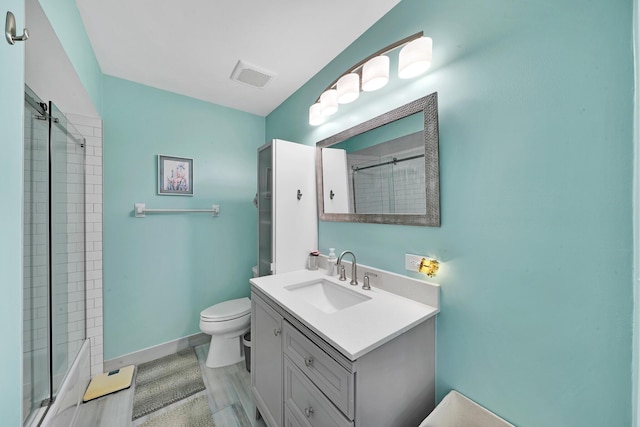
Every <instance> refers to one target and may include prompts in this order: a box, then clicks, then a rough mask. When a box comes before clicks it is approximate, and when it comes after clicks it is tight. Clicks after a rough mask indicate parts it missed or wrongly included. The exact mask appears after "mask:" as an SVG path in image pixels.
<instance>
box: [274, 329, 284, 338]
mask: <svg viewBox="0 0 640 427" xmlns="http://www.w3.org/2000/svg"><path fill="white" fill-rule="evenodd" d="M280 332H282V331H281V330H280V329H274V330H273V335H275V336H278V335H280Z"/></svg>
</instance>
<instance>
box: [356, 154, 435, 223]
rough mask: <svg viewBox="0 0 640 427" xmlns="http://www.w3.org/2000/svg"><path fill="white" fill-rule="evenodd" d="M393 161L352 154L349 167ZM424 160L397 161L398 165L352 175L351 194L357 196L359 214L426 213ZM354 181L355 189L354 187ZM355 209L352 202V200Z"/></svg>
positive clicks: (409, 155)
mask: <svg viewBox="0 0 640 427" xmlns="http://www.w3.org/2000/svg"><path fill="white" fill-rule="evenodd" d="M417 154H422V151H421V150H408V151H404V152H399V153H396V154H395V156H394V157H397V158H405V157H411V156H414V155H417ZM389 160H391V158H390V157H375V156H371V155H358V154H349V155H348V156H347V162H348V168H349V170H350V171H351V170H352V166H356V165H360V166H372V165H375V164H377V163H383V162H387V161H389ZM424 169H425V165H424V158H423V157H420V158H417V159H412V160H407V161H403V162H398V163H397V164H395V165H384V166H376V167H372V168H369V169H365V170H361V171H358V172H356V173H355V176H353V175H352V178H354V179H350V180H349V181H350V182H349V186H350V189H351V194H355V195H356V207H355V212H357V213H394V212H398V213H406V214H417V213H424V207H425V203H426V193H425V191H424V180H425V172H424ZM354 181H355V188H354ZM350 205H351V207H353V201H350Z"/></svg>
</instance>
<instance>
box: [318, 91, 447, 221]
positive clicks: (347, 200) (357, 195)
mask: <svg viewBox="0 0 640 427" xmlns="http://www.w3.org/2000/svg"><path fill="white" fill-rule="evenodd" d="M316 178H317V183H318V211H319V212H318V214H319V217H320V220H322V221H342V222H368V223H377V224H403V225H423V226H430V227H439V226H440V168H439V160H438V94H437V93H436V92H434V93H432V94H430V95H427V96H425V97H423V98H420V99H417V100H415V101H413V102H410V103H408V104H406V105H403V106H402V107H399V108H396V109H394V110H391V111H389V112H388V113H385V114H383V115H381V116H378V117H375V118H373V119H371V120H368V121H366V122H364V123H361V124H359V125H357V126H354V127H352V128H350V129H347V130H345V131H342V132H340V133H338V134H336V135H333V136H331V137H329V138H327V139H324V140H322V141H320V142H318V143H317V144H316Z"/></svg>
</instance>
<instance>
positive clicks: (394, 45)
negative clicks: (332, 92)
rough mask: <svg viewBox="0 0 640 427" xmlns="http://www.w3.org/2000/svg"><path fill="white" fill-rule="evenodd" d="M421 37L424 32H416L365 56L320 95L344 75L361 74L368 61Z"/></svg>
mask: <svg viewBox="0 0 640 427" xmlns="http://www.w3.org/2000/svg"><path fill="white" fill-rule="evenodd" d="M423 35H424V31H420V32H417V33H415V34H412V35H410V36H409V37H405V38H403V39H401V40H398V41H397V42H394V43H391V44H390V45H389V46H386V47H383V48H382V49H380V50H379V51H377V52H375V53H373V54H371V55H369V56H367V57H366V58H365V59H363V60H362V61H360V62H358V63H357V64H356V65H354V66H352V67H351V68H349V69H347V71H345V72H344V73H342V74H340V75H339V76H338V78H337V79H335V80H334V81H333V82H331V84H330V85H329V86H327V87H326V89H325V90H323V91H322V92H320V93H321V94H322V93H324V92H326V91H327V90H329V89H334V88H335V87H336V84H337V83H338V80H340V78H341V77H342V76H344V75H345V74H350V73H358V74H361V73H362V67H363V66H364V64H366V63H367V62H368V61H369V60H370V59H372V58H375V57H376V56H380V55H384V54H386V53H389V52H391V51H393V50H395V49H397V48H399V47H402V46H404V45H406V44H407V43H409V42H412V41H414V40H416V39H419V38H420V37H422V36H423ZM316 102H320V96H318V98H317V99H316Z"/></svg>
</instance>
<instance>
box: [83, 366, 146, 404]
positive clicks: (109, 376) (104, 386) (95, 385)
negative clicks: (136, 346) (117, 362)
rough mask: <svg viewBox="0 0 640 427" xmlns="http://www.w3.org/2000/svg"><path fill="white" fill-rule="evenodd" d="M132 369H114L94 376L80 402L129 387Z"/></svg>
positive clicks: (130, 367) (131, 379) (126, 367)
mask: <svg viewBox="0 0 640 427" xmlns="http://www.w3.org/2000/svg"><path fill="white" fill-rule="evenodd" d="M134 368H135V366H134V365H129V366H125V367H124V368H120V369H116V370H115V371H111V372H106V373H104V374H100V375H96V376H95V377H93V379H92V380H91V382H90V383H89V387H87V391H86V392H85V393H84V397H83V398H82V401H83V402H88V401H90V400H93V399H97V398H98V397H102V396H106V395H107V394H111V393H115V392H116V391H120V390H124V389H125V388H129V387H131V383H132V381H133V370H134Z"/></svg>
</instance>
